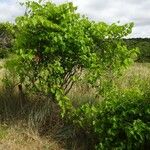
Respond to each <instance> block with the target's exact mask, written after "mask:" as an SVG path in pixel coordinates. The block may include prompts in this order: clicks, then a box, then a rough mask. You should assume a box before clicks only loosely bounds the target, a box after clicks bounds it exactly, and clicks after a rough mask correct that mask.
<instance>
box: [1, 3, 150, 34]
mask: <svg viewBox="0 0 150 150" xmlns="http://www.w3.org/2000/svg"><path fill="white" fill-rule="evenodd" d="M23 1H25V0H0V22H3V21H14V20H15V18H16V17H17V16H19V15H22V14H23V13H24V8H23V7H22V6H20V5H19V2H23ZM52 1H53V2H55V3H63V2H66V1H73V3H74V4H75V5H76V6H78V12H80V13H81V14H85V15H86V16H88V17H89V18H90V19H92V20H95V21H103V22H106V23H109V24H111V23H117V22H118V21H120V24H123V23H129V22H134V24H135V26H134V28H133V31H132V34H131V35H130V36H129V37H150V0H52Z"/></svg>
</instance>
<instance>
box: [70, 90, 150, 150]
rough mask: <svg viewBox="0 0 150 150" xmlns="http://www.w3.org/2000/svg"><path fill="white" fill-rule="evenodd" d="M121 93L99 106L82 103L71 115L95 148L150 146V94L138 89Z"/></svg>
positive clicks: (141, 147)
mask: <svg viewBox="0 0 150 150" xmlns="http://www.w3.org/2000/svg"><path fill="white" fill-rule="evenodd" d="M118 93H119V94H118ZM118 93H117V94H115V93H114V94H113V97H111V96H110V97H109V99H107V100H104V101H103V102H101V103H100V104H98V105H97V106H90V105H89V104H86V105H83V106H81V107H80V108H78V109H77V110H76V111H75V112H74V115H73V116H71V118H73V123H74V124H75V126H76V128H81V129H82V130H83V131H84V132H85V134H86V135H87V136H89V137H90V142H91V143H90V145H96V149H129V150H130V149H148V148H149V146H150V117H149V116H150V99H149V96H150V93H149V92H146V93H144V94H143V93H141V92H140V91H138V90H136V89H134V90H128V91H124V92H118ZM114 95H115V96H114Z"/></svg>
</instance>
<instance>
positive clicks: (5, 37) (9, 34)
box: [0, 23, 14, 58]
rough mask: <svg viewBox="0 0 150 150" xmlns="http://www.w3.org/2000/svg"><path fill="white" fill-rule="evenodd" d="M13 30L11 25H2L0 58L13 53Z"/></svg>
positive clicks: (0, 30)
mask: <svg viewBox="0 0 150 150" xmlns="http://www.w3.org/2000/svg"><path fill="white" fill-rule="evenodd" d="M13 28H14V27H13V25H12V24H10V23H0V58H5V57H7V56H8V54H9V53H10V52H11V51H12V50H11V49H12V42H13V38H14V33H13Z"/></svg>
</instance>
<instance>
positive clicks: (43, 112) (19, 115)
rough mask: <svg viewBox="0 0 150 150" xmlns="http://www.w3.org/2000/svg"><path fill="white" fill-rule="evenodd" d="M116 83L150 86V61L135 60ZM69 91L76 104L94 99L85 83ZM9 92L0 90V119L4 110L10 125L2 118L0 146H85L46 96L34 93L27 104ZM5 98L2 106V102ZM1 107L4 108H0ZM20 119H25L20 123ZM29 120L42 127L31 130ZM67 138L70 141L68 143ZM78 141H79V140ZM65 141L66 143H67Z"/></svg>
mask: <svg viewBox="0 0 150 150" xmlns="http://www.w3.org/2000/svg"><path fill="white" fill-rule="evenodd" d="M3 64H4V62H0V66H3ZM3 75H4V69H3V68H2V67H1V68H0V79H1V78H2V77H3ZM143 83H144V84H143ZM118 84H119V86H120V88H132V87H136V86H141V88H143V90H145V89H146V88H147V87H148V85H149V86H150V64H148V63H147V64H146V63H145V64H141V63H135V64H134V65H133V66H131V67H130V68H129V69H128V70H127V71H126V72H125V73H124V75H123V76H122V77H121V78H119V79H118ZM0 85H1V82H0ZM0 87H1V86H0ZM69 94H70V95H69V96H70V98H71V99H73V100H75V102H76V104H77V105H80V104H81V103H86V102H92V101H93V100H94V97H93V91H91V88H89V87H88V86H87V85H86V83H83V84H82V83H81V84H80V83H79V84H78V85H77V86H75V87H74V88H73V89H72V90H71V92H70V93H69ZM12 96H13V94H12V92H10V93H9V94H7V92H6V93H5V94H4V93H3V91H0V113H1V114H0V119H1V117H2V113H3V115H4V117H5V119H6V120H5V121H4V122H6V121H7V120H9V125H7V126H5V125H4V122H3V123H2V125H0V150H63V149H74V150H85V149H87V148H85V147H86V144H85V143H84V144H83V142H82V140H80V139H79V138H78V139H75V138H74V137H73V131H72V129H69V127H67V126H65V125H64V124H63V121H62V120H61V118H60V116H59V115H58V114H60V112H58V109H57V108H55V107H56V106H51V107H53V113H51V110H50V109H49V108H50V107H49V105H48V104H46V103H45V102H46V101H45V99H42V98H40V97H38V98H37V97H35V98H33V99H32V100H29V101H27V102H26V105H25V106H24V107H22V106H21V105H20V104H19V103H18V99H17V97H14V96H15V95H14V96H13V97H12ZM41 99H42V101H41ZM33 101H36V103H33ZM4 102H5V107H4V106H2V105H3V104H4ZM31 102H32V103H31ZM3 108H5V109H6V110H4V111H2V109H3ZM26 108H27V110H26ZM9 114H10V115H9ZM24 114H25V115H24ZM7 116H8V117H7ZM9 116H10V117H9ZM25 118H27V119H25ZM10 119H12V120H13V122H12V123H10ZM23 120H24V121H26V122H25V123H23V122H24V121H23ZM32 121H33V122H36V123H37V124H40V128H41V130H39V129H37V128H36V129H34V131H33V128H31V126H30V125H31V124H32ZM40 122H41V123H42V124H43V125H41V123H40ZM38 127H39V126H38ZM67 128H68V129H67ZM41 132H44V135H43V134H42V136H41ZM39 134H40V135H39ZM71 138H72V139H71ZM83 139H84V138H83ZM68 140H69V144H68V143H67V142H68ZM66 141H67V142H66ZM77 141H79V142H81V143H80V144H78V142H77ZM65 142H66V143H67V144H68V145H67V146H66V143H65ZM84 142H85V141H84ZM82 144H83V147H82ZM64 147H67V148H64Z"/></svg>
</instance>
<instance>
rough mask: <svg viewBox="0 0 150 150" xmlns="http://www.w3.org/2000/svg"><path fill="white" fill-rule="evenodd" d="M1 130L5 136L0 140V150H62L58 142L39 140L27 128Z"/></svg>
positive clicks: (35, 133)
mask: <svg viewBox="0 0 150 150" xmlns="http://www.w3.org/2000/svg"><path fill="white" fill-rule="evenodd" d="M1 128H2V127H1ZM1 130H2V129H1ZM3 130H4V131H3V132H4V133H3V134H5V135H3V136H1V138H0V150H63V148H62V146H61V145H60V144H59V142H58V140H57V141H56V140H54V139H53V138H51V137H48V138H46V137H42V138H41V137H40V136H39V134H38V132H35V131H33V130H31V129H29V128H25V127H22V126H19V125H16V126H11V127H9V128H7V129H5V128H4V129H3Z"/></svg>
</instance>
